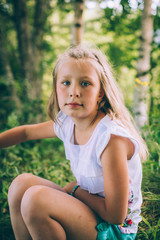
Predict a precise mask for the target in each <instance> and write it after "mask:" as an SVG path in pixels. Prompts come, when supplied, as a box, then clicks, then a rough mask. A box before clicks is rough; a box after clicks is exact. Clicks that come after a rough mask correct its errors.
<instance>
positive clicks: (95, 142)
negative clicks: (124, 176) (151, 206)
mask: <svg viewBox="0 0 160 240" xmlns="http://www.w3.org/2000/svg"><path fill="white" fill-rule="evenodd" d="M57 119H58V123H54V130H55V133H56V135H57V136H58V137H59V138H60V139H61V140H62V141H63V142H64V147H65V154H66V158H67V159H68V160H69V161H70V165H71V169H72V172H73V174H74V176H75V178H76V180H77V183H78V185H80V186H81V188H82V189H84V190H87V191H88V192H89V193H92V194H98V195H100V196H102V197H105V193H104V184H103V170H102V165H101V154H102V152H103V150H104V149H105V148H106V146H107V144H108V142H109V140H110V136H111V134H113V135H117V136H122V137H127V138H129V139H130V141H131V142H133V144H134V146H135V152H134V155H133V156H132V158H131V159H130V160H128V161H127V162H128V173H129V195H128V214H127V216H126V219H125V221H124V223H123V224H121V225H119V228H120V231H121V232H122V233H136V232H137V230H138V223H139V222H140V221H141V217H140V212H141V211H140V208H141V204H142V195H141V180H142V167H141V162H140V158H139V154H138V152H139V144H138V142H137V141H136V140H135V139H134V138H133V137H132V136H131V135H130V134H129V133H128V132H127V131H126V130H125V129H124V128H122V127H121V126H119V125H118V124H117V123H115V122H114V121H113V120H111V118H110V117H109V116H107V115H106V116H105V117H104V118H102V119H101V120H100V122H99V123H98V124H97V126H96V128H95V129H94V132H93V134H92V136H91V138H90V139H89V141H88V142H87V143H86V144H84V145H75V144H74V122H73V121H72V119H71V118H70V117H68V116H66V115H65V114H64V113H62V112H59V113H58V116H57ZM117 186H118V183H117Z"/></svg>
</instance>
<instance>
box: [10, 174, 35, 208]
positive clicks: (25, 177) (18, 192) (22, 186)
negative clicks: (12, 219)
mask: <svg viewBox="0 0 160 240" xmlns="http://www.w3.org/2000/svg"><path fill="white" fill-rule="evenodd" d="M32 178H33V175H32V174H30V173H23V174H21V175H19V176H17V177H16V178H15V179H14V180H13V181H12V183H11V185H10V187H9V190H8V203H9V205H10V206H11V205H12V204H14V203H15V202H17V203H19V201H21V198H22V196H23V194H24V192H25V191H26V189H27V188H28V186H29V184H30V181H31V180H32Z"/></svg>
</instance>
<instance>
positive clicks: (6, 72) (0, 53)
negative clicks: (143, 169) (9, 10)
mask: <svg viewBox="0 0 160 240" xmlns="http://www.w3.org/2000/svg"><path fill="white" fill-rule="evenodd" d="M4 39H5V37H4V32H3V31H2V28H1V23H0V59H1V75H2V76H3V77H4V79H5V82H6V83H7V82H8V85H9V87H11V90H12V91H11V93H12V95H11V97H10V101H11V102H12V104H13V103H14V105H15V107H16V109H17V113H18V112H20V108H21V104H20V100H19V97H18V94H17V89H16V85H15V81H14V77H13V73H12V70H11V67H10V64H9V61H8V54H7V52H6V48H5V40H4Z"/></svg>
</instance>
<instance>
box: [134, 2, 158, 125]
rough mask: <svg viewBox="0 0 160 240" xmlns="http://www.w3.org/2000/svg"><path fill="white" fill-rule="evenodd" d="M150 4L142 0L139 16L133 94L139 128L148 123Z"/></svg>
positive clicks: (151, 19)
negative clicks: (139, 35)
mask: <svg viewBox="0 0 160 240" xmlns="http://www.w3.org/2000/svg"><path fill="white" fill-rule="evenodd" d="M151 4H152V0H144V10H143V13H142V18H141V38H140V50H139V58H138V63H137V77H136V86H135V94H134V118H135V122H136V125H137V127H138V128H139V129H140V128H141V127H143V126H144V125H146V124H148V97H147V95H148V83H149V74H148V73H149V70H150V53H151V43H152V37H153V18H152V9H151Z"/></svg>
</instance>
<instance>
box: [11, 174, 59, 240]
mask: <svg viewBox="0 0 160 240" xmlns="http://www.w3.org/2000/svg"><path fill="white" fill-rule="evenodd" d="M35 185H44V186H48V187H50V188H55V189H57V190H59V191H63V189H62V188H60V187H59V186H58V185H56V184H54V183H53V182H51V181H48V180H45V179H43V178H40V177H37V176H34V175H32V174H28V173H24V174H22V175H19V176H18V177H17V178H15V179H14V180H13V182H12V184H11V186H10V188H9V192H8V203H9V209H10V216H11V223H12V227H13V231H14V234H15V238H16V239H17V240H22V239H23V240H30V239H32V238H31V236H30V234H29V231H28V229H27V227H26V224H25V223H24V221H23V218H22V215H21V210H20V209H21V201H22V198H23V195H24V193H25V192H26V190H27V189H29V188H30V187H32V186H35Z"/></svg>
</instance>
